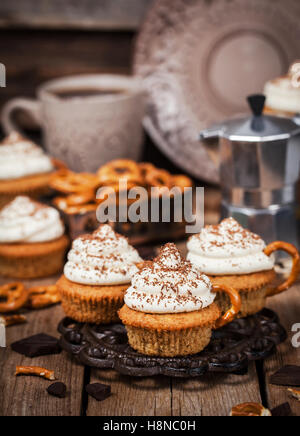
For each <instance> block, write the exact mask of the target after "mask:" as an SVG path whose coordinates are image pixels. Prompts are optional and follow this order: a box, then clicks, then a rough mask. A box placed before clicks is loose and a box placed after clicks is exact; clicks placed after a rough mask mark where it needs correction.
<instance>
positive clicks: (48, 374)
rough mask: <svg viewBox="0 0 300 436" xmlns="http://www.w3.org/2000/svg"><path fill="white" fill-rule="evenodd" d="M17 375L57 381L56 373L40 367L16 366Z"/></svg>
mask: <svg viewBox="0 0 300 436" xmlns="http://www.w3.org/2000/svg"><path fill="white" fill-rule="evenodd" d="M15 375H16V376H17V375H35V376H38V377H43V378H45V379H46V380H55V375H54V371H51V370H49V369H46V368H41V367H39V366H16V373H15Z"/></svg>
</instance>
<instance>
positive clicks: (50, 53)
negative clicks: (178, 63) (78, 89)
mask: <svg viewBox="0 0 300 436" xmlns="http://www.w3.org/2000/svg"><path fill="white" fill-rule="evenodd" d="M151 3H152V0H101V1H99V0H84V1H81V0H64V1H61V0H51V1H49V0H1V1H0V62H2V63H3V64H4V65H5V66H6V72H7V87H6V88H1V89H0V110H1V107H2V106H3V103H4V102H5V101H7V100H8V99H9V98H12V97H16V96H20V95H22V96H34V94H35V89H36V87H37V86H38V85H39V84H40V83H42V82H44V81H46V80H49V79H52V78H55V77H59V76H65V75H69V74H77V73H121V74H129V73H130V72H131V60H132V53H133V44H134V38H135V35H136V31H137V30H138V28H139V26H140V25H141V22H142V20H143V18H144V16H145V14H146V11H147V8H148V7H149V6H150V4H151Z"/></svg>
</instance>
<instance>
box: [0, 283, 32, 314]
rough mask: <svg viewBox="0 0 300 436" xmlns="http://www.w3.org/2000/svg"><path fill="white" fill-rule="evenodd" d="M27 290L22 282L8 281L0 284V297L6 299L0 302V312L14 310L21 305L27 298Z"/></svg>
mask: <svg viewBox="0 0 300 436" xmlns="http://www.w3.org/2000/svg"><path fill="white" fill-rule="evenodd" d="M28 296H29V294H28V291H27V290H26V289H25V286H24V285H23V283H20V282H16V283H9V284H7V285H3V286H0V297H2V298H4V299H6V301H3V302H0V313H5V312H15V311H17V310H19V309H21V307H23V306H24V305H25V304H26V302H27V300H28Z"/></svg>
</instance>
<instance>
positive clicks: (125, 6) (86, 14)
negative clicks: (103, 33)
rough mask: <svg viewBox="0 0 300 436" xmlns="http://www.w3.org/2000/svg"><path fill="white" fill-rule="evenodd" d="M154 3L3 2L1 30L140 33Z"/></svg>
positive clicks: (104, 0) (133, 0) (108, 0)
mask: <svg viewBox="0 0 300 436" xmlns="http://www.w3.org/2000/svg"><path fill="white" fill-rule="evenodd" d="M152 1H153V0H113V1H111V0H102V1H98V0H85V1H84V2H80V1H77V0H64V1H63V2H62V1H61V0H51V1H46V0H1V3H0V26H2V27H8V26H28V27H44V28H54V29H57V28H72V29H73V28H81V29H82V28H83V29H97V30H103V29H110V30H111V29H117V30H124V29H126V30H128V29H137V28H138V27H139V25H140V23H141V21H142V20H143V18H144V16H145V13H146V11H147V9H148V7H149V6H150V5H151V3H152Z"/></svg>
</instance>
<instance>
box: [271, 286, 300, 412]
mask: <svg viewBox="0 0 300 436" xmlns="http://www.w3.org/2000/svg"><path fill="white" fill-rule="evenodd" d="M299 295H300V285H299V284H297V285H296V286H294V287H293V289H291V290H290V291H288V292H286V293H284V294H281V295H278V296H277V297H273V298H272V299H270V300H269V302H268V307H270V309H272V310H274V311H275V312H277V314H278V315H279V317H280V320H281V323H282V325H283V326H284V327H285V328H286V330H287V332H288V339H287V341H286V342H285V343H284V344H282V345H280V347H279V348H278V353H277V354H276V355H275V356H273V357H272V358H270V359H268V360H266V361H265V372H266V389H267V396H268V402H269V406H270V407H271V408H274V407H276V406H278V405H280V404H282V403H285V402H286V401H288V402H289V403H290V405H291V409H292V411H293V413H294V414H295V415H297V416H300V402H299V401H297V400H295V399H292V398H291V396H290V395H289V393H288V392H287V388H286V387H284V386H274V385H271V384H270V383H269V377H270V376H271V375H272V374H273V373H274V372H276V371H277V370H278V369H280V368H282V367H283V366H285V365H300V347H298V348H294V347H293V346H292V342H291V341H292V337H293V335H294V334H295V333H293V332H292V331H291V330H292V326H293V325H294V324H299V323H300V299H299Z"/></svg>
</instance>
